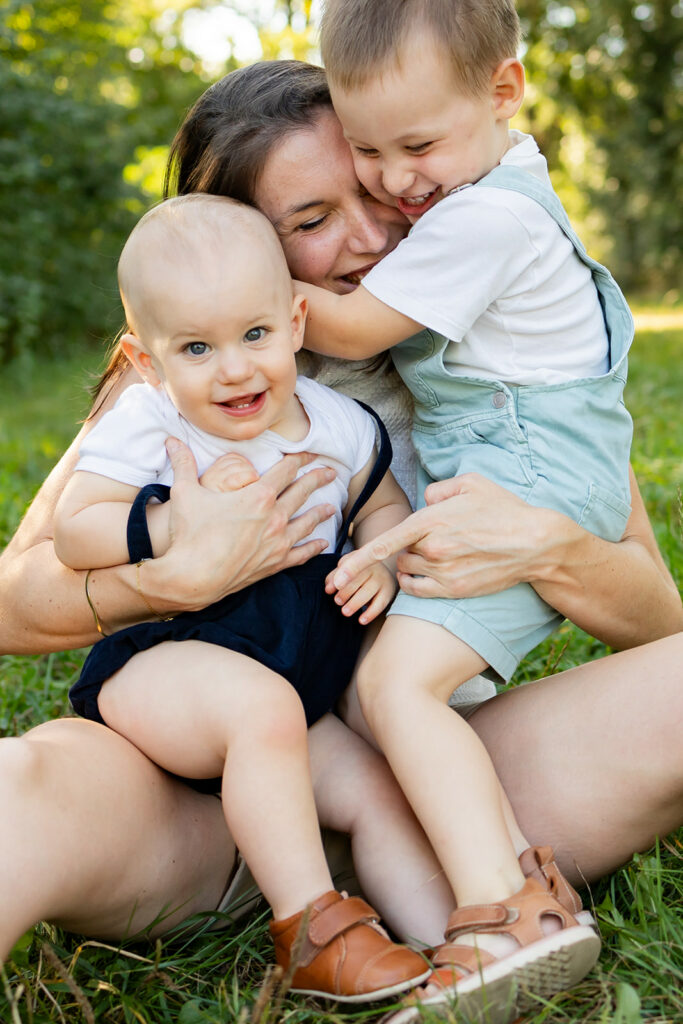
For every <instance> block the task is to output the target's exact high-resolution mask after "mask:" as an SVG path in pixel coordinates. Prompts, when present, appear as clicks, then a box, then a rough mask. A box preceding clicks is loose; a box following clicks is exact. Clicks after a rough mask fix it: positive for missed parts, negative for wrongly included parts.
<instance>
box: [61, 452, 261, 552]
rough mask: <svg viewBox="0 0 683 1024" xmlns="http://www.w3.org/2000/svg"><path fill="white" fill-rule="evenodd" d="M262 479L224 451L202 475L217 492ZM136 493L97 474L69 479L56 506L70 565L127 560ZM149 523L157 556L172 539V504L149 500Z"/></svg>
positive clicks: (205, 483)
mask: <svg viewBox="0 0 683 1024" xmlns="http://www.w3.org/2000/svg"><path fill="white" fill-rule="evenodd" d="M258 479H259V475H258V473H257V472H256V470H255V469H254V467H253V466H252V464H251V463H250V462H249V461H248V459H245V458H244V456H242V455H235V454H227V455H222V456H221V457H220V458H219V459H217V460H216V461H215V462H214V463H213V465H211V466H209V467H208V469H206V470H205V471H204V474H203V475H202V476H201V477H200V481H199V482H200V483H201V485H202V486H203V487H206V488H208V490H210V491H214V492H215V493H217V494H224V493H227V492H229V491H236V490H239V489H240V488H242V487H246V486H247V485H248V484H251V483H254V481H255V480H258ZM137 493H138V488H137V487H135V486H134V485H132V484H124V483H120V482H119V481H118V480H113V479H111V478H110V477H106V476H102V475H101V474H99V473H89V472H83V471H80V470H79V471H77V472H75V473H74V474H73V476H72V477H71V478H70V480H69V481H68V483H67V485H66V487H65V488H64V491H63V492H62V496H61V498H60V499H59V502H58V503H57V509H56V511H55V550H56V552H57V557H58V558H59V560H60V561H61V562H62V563H63V564H64V565H66V566H68V567H69V568H70V569H106V568H108V567H109V566H112V565H124V564H125V563H126V562H127V561H128V545H127V543H126V527H127V525H128V515H129V513H130V509H131V505H132V504H133V500H134V499H135V495H136V494H137ZM147 525H148V528H149V536H150V540H151V541H152V550H153V551H154V557H155V558H159V557H160V556H161V555H163V554H165V553H166V551H167V550H168V548H169V547H170V544H171V530H170V506H169V504H168V502H166V503H164V504H156V503H150V504H149V505H148V506H147Z"/></svg>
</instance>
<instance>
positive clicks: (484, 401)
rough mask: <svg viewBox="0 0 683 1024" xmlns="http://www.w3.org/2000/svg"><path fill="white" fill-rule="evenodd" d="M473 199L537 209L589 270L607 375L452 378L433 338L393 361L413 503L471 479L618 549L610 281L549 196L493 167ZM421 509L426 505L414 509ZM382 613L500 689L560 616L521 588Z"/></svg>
mask: <svg viewBox="0 0 683 1024" xmlns="http://www.w3.org/2000/svg"><path fill="white" fill-rule="evenodd" d="M469 187H472V188H502V189H510V190H512V191H517V192H521V193H523V194H524V195H526V196H529V197H530V198H531V199H533V200H535V201H536V202H538V203H540V205H541V206H542V207H543V208H544V209H545V210H546V211H547V212H548V214H549V215H550V216H551V217H552V218H553V219H554V220H555V221H556V222H557V224H558V225H559V227H560V228H561V230H562V231H563V232H564V234H565V235H566V236H567V238H568V239H569V240H570V241H571V242H572V244H573V245H574V248H575V251H576V253H577V255H578V256H579V258H580V259H581V260H582V261H583V262H584V263H585V264H586V265H587V266H588V267H589V268H590V270H591V273H592V276H593V281H594V283H595V286H596V288H597V290H598V294H599V297H600V303H601V306H602V310H603V314H604V318H605V324H606V328H607V334H608V338H609V349H610V351H609V366H610V369H609V371H608V372H607V373H606V374H604V375H603V376H600V377H587V378H582V379H579V380H571V381H568V382H565V383H561V384H548V385H514V384H506V383H504V382H503V381H495V380H485V379H482V378H478V377H461V376H456V375H454V374H452V373H451V372H450V371H449V370H448V369H447V368H446V366H445V365H444V360H443V355H444V350H445V349H446V346H447V345H448V344H449V342H448V339H447V338H445V337H443V335H439V334H436V333H434V332H432V331H423V332H421V333H420V334H419V335H415V336H414V338H408V339H407V340H406V341H404V342H401V344H400V345H397V346H396V347H395V348H394V349H393V350H392V356H393V359H394V362H395V364H396V367H397V369H398V372H399V373H400V374H401V377H402V378H403V380H404V381H405V383H406V385H407V387H408V388H409V389H410V391H411V392H412V394H413V397H414V399H415V418H414V422H413V435H412V436H413V442H414V444H415V448H416V451H417V455H418V462H419V470H418V474H419V476H418V495H420V496H421V495H423V494H424V489H425V487H426V486H427V484H429V483H431V482H432V481H434V480H444V479H447V478H448V477H452V476H456V475H458V474H462V473H470V472H474V473H480V474H481V475H482V476H485V477H488V478H489V479H491V480H494V481H495V482H496V483H498V484H501V485H502V486H503V487H505V488H507V489H508V490H510V491H512V492H513V493H514V494H517V495H518V496H519V497H521V498H523V499H524V500H525V501H527V502H528V503H529V504H531V505H537V506H539V507H543V508H552V509H555V510H557V511H559V512H563V513H564V514H565V515H567V516H570V517H571V518H572V519H574V520H575V521H576V522H577V523H579V524H580V525H581V526H583V527H585V529H586V530H589V531H590V532H591V533H595V534H597V535H598V536H600V537H603V538H605V539H607V540H612V541H617V540H620V538H621V537H622V535H623V532H624V528H625V526H626V522H627V520H628V517H629V514H630V488H629V476H628V464H629V452H630V445H631V436H632V422H631V417H630V416H629V413H628V411H627V409H626V407H625V405H624V401H623V390H624V384H625V382H626V372H627V353H628V349H629V347H630V345H631V341H632V339H633V319H632V317H631V314H630V311H629V309H628V306H627V304H626V301H625V299H624V297H623V295H622V293H621V291H620V289H619V287H618V286H617V284H616V282H615V281H614V279H613V278H612V275H611V274H610V273H609V271H608V270H606V268H605V267H603V266H601V265H600V264H599V263H597V262H596V261H595V260H593V259H591V258H590V256H588V254H587V253H586V250H585V248H584V247H583V245H582V243H581V242H580V241H579V239H578V238H577V236H576V234H575V232H574V231H573V229H572V227H571V225H570V223H569V220H568V218H567V215H566V213H565V211H564V209H563V207H562V204H561V203H560V200H559V199H558V197H557V196H556V195H555V193H554V192H553V190H552V189H551V188H550V187H549V186H547V185H545V184H544V183H543V182H542V181H540V180H539V179H537V178H535V177H534V176H533V175H531V174H529V173H528V172H526V171H524V170H521V169H520V168H517V167H502V166H499V167H496V168H495V169H494V170H493V171H491V172H490V173H489V174H488V175H486V177H484V178H482V180H481V181H479V182H477V183H476V185H472V186H469ZM422 503H423V504H424V502H423V501H422ZM389 614H395V615H396V614H397V615H409V616H412V617H414V618H419V619H424V620H427V621H430V622H434V623H436V624H438V625H441V626H443V627H444V628H445V629H448V630H449V631H450V632H451V633H453V634H454V635H455V636H457V637H459V638H460V639H462V640H464V641H465V643H467V644H469V646H470V647H472V648H473V649H474V650H475V651H476V652H477V653H478V654H479V655H480V656H481V657H482V658H483V659H484V660H485V661H486V662H487V663H488V664H489V666H490V667H491V669H492V670H493V673H494V675H495V677H497V678H499V679H502V680H504V681H506V682H507V681H508V680H509V679H510V677H511V675H512V673H513V672H514V671H515V669H516V667H517V665H518V663H519V661H520V660H521V659H522V658H523V657H524V656H525V655H526V654H527V653H528V652H529V651H530V650H531V649H532V648H533V647H535V646H536V644H538V643H539V642H540V641H541V640H542V639H543V638H544V637H545V636H547V635H548V634H549V633H550V632H552V631H553V630H554V629H555V628H556V627H557V626H558V625H559V623H560V622H561V621H562V616H561V615H559V614H558V613H557V612H556V611H555V610H554V609H553V608H551V607H550V606H549V605H548V604H547V603H546V602H545V601H543V600H542V599H541V598H540V597H539V596H538V594H537V593H536V591H535V590H534V589H533V587H531V586H530V585H529V584H526V583H521V584H518V585H517V586H515V587H512V588H510V589H508V590H505V591H502V592H500V593H498V594H491V595H488V596H486V597H477V598H465V599H462V600H445V599H443V600H442V599H440V598H416V597H411V596H409V595H407V594H404V593H400V594H399V595H398V596H397V598H396V600H395V602H394V604H393V605H392V607H391V609H390V612H389Z"/></svg>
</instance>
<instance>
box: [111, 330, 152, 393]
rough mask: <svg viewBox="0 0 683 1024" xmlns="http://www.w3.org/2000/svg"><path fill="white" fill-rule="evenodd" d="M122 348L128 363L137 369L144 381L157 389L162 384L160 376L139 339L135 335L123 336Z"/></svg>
mask: <svg viewBox="0 0 683 1024" xmlns="http://www.w3.org/2000/svg"><path fill="white" fill-rule="evenodd" d="M121 348H122V349H123V354H124V355H125V357H126V359H127V360H128V362H129V363H130V364H131V365H132V366H134V367H135V369H136V370H137V372H138V373H139V374H140V376H141V377H142V379H143V380H146V381H147V383H148V384H151V385H152V386H153V387H155V388H156V387H158V386H159V384H161V381H160V380H159V375H158V374H157V372H156V370H155V369H154V364H153V363H152V357H151V355H150V354H149V352H148V351H147V349H146V348H145V347H144V345H143V344H142V342H141V341H140V339H139V338H136V336H135V335H134V334H124V335H122V337H121Z"/></svg>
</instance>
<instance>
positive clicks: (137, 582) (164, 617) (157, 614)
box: [135, 558, 174, 622]
mask: <svg viewBox="0 0 683 1024" xmlns="http://www.w3.org/2000/svg"><path fill="white" fill-rule="evenodd" d="M144 562H149V558H141V559H140V561H139V562H136V563H135V587H136V589H137V592H138V594H139V595H140V597H141V598H142V600H143V601H144V602H145V604H146V605H147V607H148V608H149V610H150V611H151V613H152V615H153V616H154V618H155V619H159V621H160V622H171V621H172V620H173V618H174V616H173V615H162V614H161V613H160V612H158V611H156V610H155V609H154V608H152V606H151V604H150V603H149V601H148V600H147V597H146V595H145V594H144V593H143V592H142V586H141V584H140V566H141V565H142V564H143V563H144Z"/></svg>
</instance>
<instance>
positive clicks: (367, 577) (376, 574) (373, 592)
mask: <svg viewBox="0 0 683 1024" xmlns="http://www.w3.org/2000/svg"><path fill="white" fill-rule="evenodd" d="M336 571H337V570H336V569H334V570H333V571H332V572H331V573H330V574H329V575H328V577H327V579H326V580H325V592H326V593H328V594H334V593H335V591H336V590H337V588H336V587H335V585H334V574H335V572H336ZM396 589H397V586H396V580H395V579H394V577H393V576H392V574H391V573H390V572H389V570H388V569H387V567H386V566H385V565H383V564H382V562H374V563H373V564H372V565H371V566H369V567H368V568H367V569H363V570H362V572H360V573H359V574H358V575H357V576H354V577H353V579H351V580H350V581H349V582H348V583H346V584H345V585H344V586H343V587H342V589H341V590H339V591H337V593H336V594H335V598H334V600H335V602H336V603H337V604H338V605H340V606H341V613H342V615H354V614H355V613H356V612H357V611H358V610H359V609H360V608H363V612H362V613H361V614H360V615H359V616H358V621H359V622H360V623H361V625H363V626H367V624H368V623H369V622H372V620H373V619H376V618H377V616H378V615H379V614H380V613H381V612H383V611H384V609H385V608H386V607H387V605H388V604H389V602H390V601H391V599H392V598H393V596H394V594H395V593H396Z"/></svg>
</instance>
